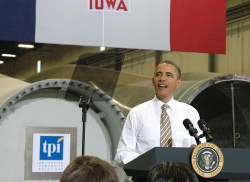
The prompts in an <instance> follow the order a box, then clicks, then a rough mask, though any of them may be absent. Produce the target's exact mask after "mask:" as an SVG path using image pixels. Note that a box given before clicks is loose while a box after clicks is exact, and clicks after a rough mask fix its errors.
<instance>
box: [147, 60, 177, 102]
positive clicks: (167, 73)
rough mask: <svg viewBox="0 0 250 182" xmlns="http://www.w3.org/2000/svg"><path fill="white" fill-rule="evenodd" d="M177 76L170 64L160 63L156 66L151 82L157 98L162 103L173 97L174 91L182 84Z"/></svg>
mask: <svg viewBox="0 0 250 182" xmlns="http://www.w3.org/2000/svg"><path fill="white" fill-rule="evenodd" d="M177 76H178V75H177V70H176V69H175V67H174V66H173V65H171V64H160V65H158V66H157V68H156V71H155V74H154V77H153V78H152V82H153V85H154V88H155V94H156V96H157V98H158V99H160V100H161V101H163V102H164V103H166V102H168V101H169V100H170V99H171V98H172V97H173V94H174V91H175V90H176V89H177V88H179V87H180V86H181V84H182V81H181V80H180V79H178V77H177Z"/></svg>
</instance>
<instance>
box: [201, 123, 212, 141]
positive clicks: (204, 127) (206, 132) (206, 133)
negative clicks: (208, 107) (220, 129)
mask: <svg viewBox="0 0 250 182" xmlns="http://www.w3.org/2000/svg"><path fill="white" fill-rule="evenodd" d="M198 126H199V127H200V129H201V130H202V131H203V135H204V136H205V137H206V140H207V142H211V141H213V137H212V134H211V133H212V132H211V129H210V128H208V126H207V123H206V122H205V121H204V120H203V119H200V120H199V121H198Z"/></svg>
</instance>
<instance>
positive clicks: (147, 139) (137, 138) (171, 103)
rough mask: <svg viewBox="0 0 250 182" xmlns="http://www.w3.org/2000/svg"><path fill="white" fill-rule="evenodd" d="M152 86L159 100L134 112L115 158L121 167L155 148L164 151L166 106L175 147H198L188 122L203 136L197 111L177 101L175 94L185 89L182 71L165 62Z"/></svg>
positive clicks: (124, 128) (172, 63)
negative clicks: (162, 119) (162, 137)
mask: <svg viewBox="0 0 250 182" xmlns="http://www.w3.org/2000/svg"><path fill="white" fill-rule="evenodd" d="M152 82H153V85H154V89H155V97H154V98H153V99H152V100H149V101H147V102H144V103H142V104H139V105H138V106H136V107H134V108H133V109H131V111H130V112H129V114H128V116H127V118H126V121H125V124H124V126H123V131H122V134H121V138H120V141H119V143H118V148H117V154H116V157H115V160H116V161H117V163H118V164H119V165H121V166H122V165H124V164H126V163H128V162H130V161H132V160H133V159H135V158H136V157H138V156H139V155H141V154H143V153H145V152H147V151H148V150H150V149H152V148H154V147H160V117H161V112H162V109H161V106H162V105H163V104H167V105H168V108H167V113H168V115H169V118H170V122H171V131H172V147H191V146H194V145H196V140H195V138H194V137H192V136H190V134H189V132H188V130H187V129H186V128H185V127H184V125H183V121H184V120H185V119H189V120H190V121H191V122H192V123H193V125H194V127H195V128H196V129H198V132H199V133H200V132H201V131H200V130H199V128H198V125H197V122H198V120H199V119H200V116H199V113H198V112H197V110H196V109H195V108H194V107H192V106H191V105H188V104H186V103H183V102H179V101H176V100H174V98H173V95H174V91H175V90H176V89H178V88H179V87H181V85H182V80H181V71H180V68H179V67H178V66H177V65H176V64H175V63H174V62H172V61H168V60H167V61H162V62H161V63H160V64H158V65H157V67H156V70H155V73H154V77H153V78H152Z"/></svg>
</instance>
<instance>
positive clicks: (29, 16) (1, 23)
mask: <svg viewBox="0 0 250 182" xmlns="http://www.w3.org/2000/svg"><path fill="white" fill-rule="evenodd" d="M0 13H1V15H0V40H8V41H17V42H34V41H35V20H36V18H35V15H36V0H18V1H13V0H1V1H0Z"/></svg>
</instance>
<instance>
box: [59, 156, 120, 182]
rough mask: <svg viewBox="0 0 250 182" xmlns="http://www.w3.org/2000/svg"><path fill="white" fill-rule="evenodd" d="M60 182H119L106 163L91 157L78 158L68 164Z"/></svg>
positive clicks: (111, 168) (109, 165)
mask: <svg viewBox="0 0 250 182" xmlns="http://www.w3.org/2000/svg"><path fill="white" fill-rule="evenodd" d="M60 182H119V179H118V177H117V175H116V173H115V170H114V168H113V167H112V165H111V164H109V163H108V162H106V161H104V160H102V159H100V158H98V157H92V156H79V157H76V158H75V159H74V160H72V161H71V162H70V164H69V165H68V166H67V167H66V169H65V170H64V172H63V173H62V175H61V178H60Z"/></svg>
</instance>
